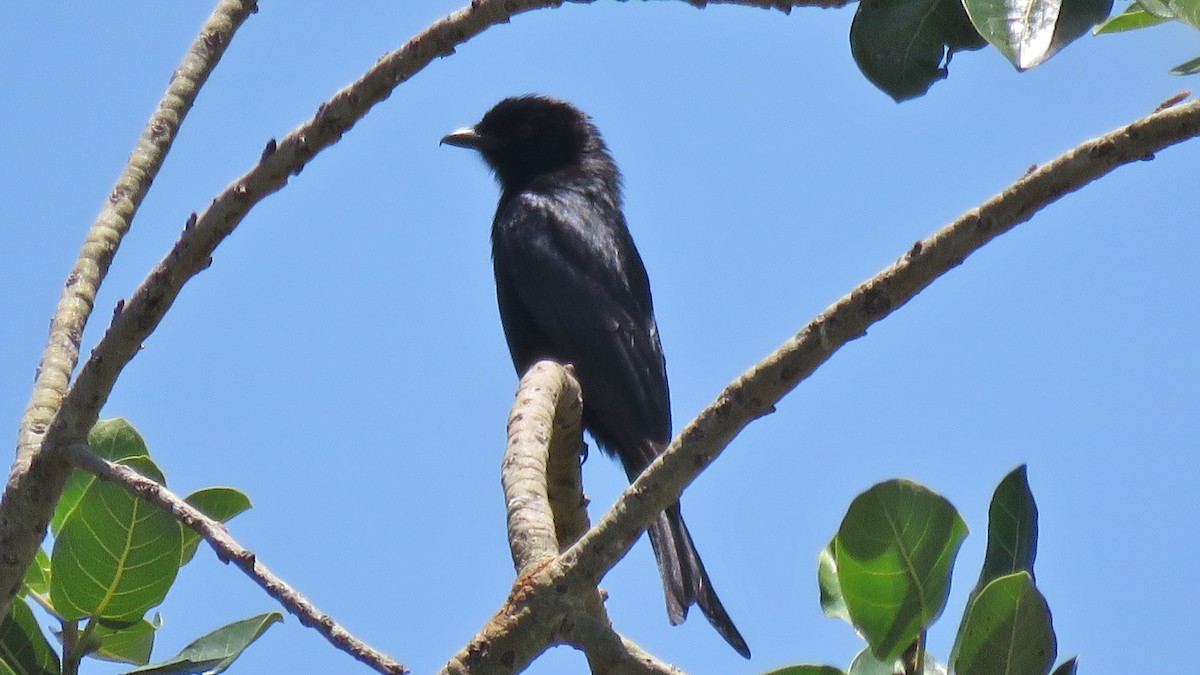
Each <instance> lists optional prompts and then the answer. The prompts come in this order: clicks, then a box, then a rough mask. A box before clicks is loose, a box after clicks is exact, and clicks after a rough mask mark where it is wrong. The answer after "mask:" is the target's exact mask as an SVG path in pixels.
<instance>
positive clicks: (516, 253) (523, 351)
mask: <svg viewBox="0 0 1200 675" xmlns="http://www.w3.org/2000/svg"><path fill="white" fill-rule="evenodd" d="M612 207H613V208H597V205H596V204H595V203H594V202H592V201H589V200H588V199H586V197H585V196H584V195H583V194H580V193H567V194H556V195H550V196H547V195H537V194H528V193H524V194H519V195H516V196H515V197H513V198H512V199H510V200H507V202H506V203H505V204H504V205H502V206H501V208H500V210H499V211H498V212H497V215H496V223H495V225H494V229H493V233H492V237H493V255H494V257H495V265H496V283H497V293H498V296H499V300H500V314H501V319H502V321H503V323H504V332H505V335H506V337H507V338H508V342H509V348H510V349H511V351H512V353H513V360H514V362H515V363H516V366H517V368H518V369H519V370H522V371H523V370H524V369H525V368H528V367H529V366H530V365H532V363H533V362H534V361H536V360H537V359H540V358H555V359H557V360H560V361H566V362H569V363H572V364H574V366H575V368H576V373H577V375H578V377H579V379H580V383H581V385H582V387H583V395H584V407H585V416H586V417H587V418H588V420H587V421H588V422H589V427H590V428H591V431H592V434H593V435H594V436H596V438H597V440H598V441H600V443H601V445H604V446H608V447H609V449H611V450H613V451H614V452H617V453H618V454H621V455H622V458H623V459H624V458H625V457H626V455H627V453H638V454H641V453H640V451H639V450H638V449H637V448H638V447H640V446H643V445H644V442H645V441H646V440H653V441H657V442H660V443H661V442H665V441H667V440H669V439H670V435H671V428H670V426H671V423H670V402H669V395H668V389H667V378H666V366H665V363H664V361H663V354H662V347H661V344H660V342H659V337H658V328H657V326H656V324H655V321H654V313H653V309H652V304H651V299H650V287H649V283H648V282H647V279H646V271H645V267H644V266H643V265H642V261H641V258H640V256H639V255H638V253H637V250H636V249H635V248H634V246H633V241H632V239H631V238H630V236H629V233H628V230H627V229H626V228H625V225H624V221H623V218H622V216H621V214H620V210H619V209H618V208H616V205H615V204H614V205H612ZM630 459H633V458H632V457H630ZM652 459H653V457H645V458H643V457H638V458H637V460H638V461H637V462H636V463H639V464H640V463H642V462H646V463H648V462H649V461H650V460H652ZM628 461H629V460H627V466H626V469H627V470H628V469H631V468H636V470H638V471H640V470H641V468H643V467H644V464H643V467H631V466H629V465H628Z"/></svg>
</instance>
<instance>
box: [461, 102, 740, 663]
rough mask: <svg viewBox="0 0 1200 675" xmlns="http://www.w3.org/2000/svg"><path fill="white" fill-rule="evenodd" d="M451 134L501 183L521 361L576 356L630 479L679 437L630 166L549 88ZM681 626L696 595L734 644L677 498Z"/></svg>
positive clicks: (672, 612)
mask: <svg viewBox="0 0 1200 675" xmlns="http://www.w3.org/2000/svg"><path fill="white" fill-rule="evenodd" d="M442 140H443V142H444V143H448V144H451V145H458V146H462V147H468V148H473V149H475V150H478V151H479V152H480V153H481V154H482V155H483V158H484V160H486V161H487V163H488V165H489V166H490V167H491V168H492V170H493V171H494V172H495V174H496V178H497V180H498V181H499V183H500V187H501V195H500V203H499V206H498V207H497V209H496V216H495V219H494V221H493V223H492V256H493V262H494V263H495V273H496V294H497V299H498V301H499V305H500V318H501V321H502V323H503V325H504V334H505V337H506V338H507V340H508V347H509V351H510V352H511V353H512V358H513V365H515V366H516V369H517V372H518V374H523V373H524V372H525V371H526V370H527V369H528V368H529V367H530V366H532V365H533V364H534V363H536V362H537V361H538V360H540V359H553V360H556V361H559V362H560V363H570V364H573V365H574V367H575V373H576V376H577V377H578V378H579V382H580V385H581V386H582V388H583V400H584V410H583V422H584V426H585V427H586V428H587V429H588V431H589V432H591V434H592V436H593V437H595V439H596V441H597V442H598V443H599V445H600V447H601V449H602V450H604V451H606V452H608V453H609V454H610V455H615V456H616V457H617V458H619V459H620V461H621V464H622V466H623V467H624V468H625V473H626V475H627V476H628V477H629V480H630V481H632V480H633V479H634V478H636V477H637V475H638V474H639V473H641V471H642V470H643V469H644V468H646V466H647V465H649V464H650V462H652V461H653V460H654V459H655V458H656V457H657V456H658V455H659V454H661V453H662V451H663V450H664V449H665V448H666V445H667V443H668V442H669V441H670V439H671V411H670V396H669V391H668V387H667V374H666V363H665V361H664V359H663V353H662V346H661V344H660V342H659V337H658V327H657V325H656V324H655V321H654V310H653V305H652V302H651V298H650V284H649V281H648V279H647V277H646V269H645V267H644V266H643V264H642V259H641V256H639V255H638V252H637V249H636V248H635V247H634V244H633V239H632V237H631V236H630V234H629V229H628V228H627V226H626V224H625V216H624V214H623V213H622V212H621V192H620V174H619V173H618V171H617V167H616V165H615V164H614V163H613V160H612V157H611V156H609V154H608V150H607V148H606V147H605V145H604V141H603V140H602V139H601V137H600V134H599V132H597V130H596V128H595V126H594V125H593V124H592V122H591V120H590V119H589V118H588V116H587V115H585V114H584V113H583V112H581V111H580V110H578V109H577V108H575V107H574V106H572V105H571V104H569V103H567V102H565V101H561V100H558V99H553V98H549V97H544V96H520V97H514V98H509V99H505V100H503V101H501V102H500V103H498V104H497V105H496V106H495V107H494V108H492V110H490V111H489V112H488V113H487V114H486V115H484V117H483V119H482V120H480V122H479V123H478V124H476V125H475V126H474V127H471V128H469V129H462V130H460V131H456V132H454V133H452V134H450V135H448V136H446V137H445V138H444V139H442ZM648 532H649V534H650V542H651V544H652V545H653V548H654V554H655V558H656V559H657V561H658V567H659V572H660V574H661V576H662V579H663V586H664V590H665V593H666V600H667V614H668V616H669V617H670V619H671V622H672V623H674V624H678V623H681V622H682V621H683V620H684V619H685V618H686V617H687V610H688V608H689V607H690V606H691V605H692V604H699V605H700V608H701V611H703V612H704V615H705V616H706V617H707V618H708V620H709V621H710V622H711V623H712V624H713V626H714V627H716V629H717V630H718V632H720V633H721V635H722V636H723V637H724V638H725V640H726V641H727V642H729V644H730V645H731V646H733V648H734V649H735V650H737V651H738V653H740V654H742V655H743V656H746V657H747V658H748V657H749V656H750V650H749V648H748V647H747V646H746V643H745V641H744V640H743V639H742V636H741V635H740V634H739V633H738V630H737V628H736V627H735V626H734V625H733V622H732V620H730V618H729V615H728V614H727V613H726V612H725V608H724V607H723V606H722V605H721V601H720V600H719V599H718V598H717V595H716V593H715V592H714V591H713V588H712V584H711V582H710V581H709V579H708V574H707V573H706V572H705V571H704V565H703V564H702V563H701V562H700V557H699V556H698V555H697V553H696V549H695V546H694V544H693V543H692V538H691V535H690V534H688V531H687V527H686V526H685V525H684V523H683V518H682V516H681V515H680V512H679V504H678V503H676V504H674V505H672V506H671V507H670V508H669V509H667V510H666V511H665V512H664V513H663V514H661V515H660V516H659V517H658V519H656V520H655V521H654V522H653V523H652V524H651V526H650V527H649V528H648Z"/></svg>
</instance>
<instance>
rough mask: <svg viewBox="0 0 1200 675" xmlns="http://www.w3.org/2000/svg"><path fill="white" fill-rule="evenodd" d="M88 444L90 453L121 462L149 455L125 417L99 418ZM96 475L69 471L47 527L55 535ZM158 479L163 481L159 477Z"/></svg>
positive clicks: (140, 437)
mask: <svg viewBox="0 0 1200 675" xmlns="http://www.w3.org/2000/svg"><path fill="white" fill-rule="evenodd" d="M88 447H89V448H91V450H92V452H94V453H96V454H97V455H99V456H101V457H103V458H104V459H107V460H108V461H110V462H117V463H122V462H123V461H124V460H127V459H132V458H134V457H149V456H150V451H149V450H148V449H147V448H146V441H145V440H143V439H142V436H141V434H139V433H138V431H137V429H135V428H133V425H132V424H130V423H129V421H128V420H126V419H124V418H121V417H114V418H112V419H107V420H100V421H99V422H96V424H95V425H94V426H93V427H92V430H91V431H89V432H88ZM95 480H96V477H95V476H93V475H92V474H90V473H87V472H85V471H72V472H71V475H70V477H68V478H67V483H66V485H65V486H64V487H63V491H62V495H61V496H60V497H59V498H58V504H56V505H55V507H54V517H53V518H51V519H50V530H51V531H52V532H53V533H54V534H55V535H57V534H58V531H59V530H60V529H61V528H62V524H63V522H64V521H65V520H66V519H67V516H69V515H70V514H71V511H72V510H73V509H74V508H75V505H76V504H78V503H79V499H80V498H81V497H82V496H83V493H84V492H85V491H86V490H87V489H88V487H89V486H91V484H92V483H93V482H94V481H95ZM159 482H163V481H162V480H161V479H159Z"/></svg>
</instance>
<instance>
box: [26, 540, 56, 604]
mask: <svg viewBox="0 0 1200 675" xmlns="http://www.w3.org/2000/svg"><path fill="white" fill-rule="evenodd" d="M24 583H25V590H26V591H28V592H30V593H37V594H38V595H45V594H46V593H47V592H48V591H49V590H50V556H48V555H46V549H44V548H42V547H40V546H39V547H38V550H37V553H34V554H33V562H31V563H29V569H27V570H25V581H24Z"/></svg>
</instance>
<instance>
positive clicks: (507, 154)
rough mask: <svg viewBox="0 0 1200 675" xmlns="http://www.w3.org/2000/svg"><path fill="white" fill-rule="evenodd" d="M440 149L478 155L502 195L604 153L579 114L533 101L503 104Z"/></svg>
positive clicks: (554, 102)
mask: <svg viewBox="0 0 1200 675" xmlns="http://www.w3.org/2000/svg"><path fill="white" fill-rule="evenodd" d="M442 143H445V144H447V145H455V146H458V147H461V148H472V149H474V150H478V151H479V153H480V154H481V155H483V158H484V160H485V161H486V162H487V163H488V165H489V166H490V167H491V168H492V170H493V171H495V172H496V177H497V178H498V179H499V180H500V183H501V185H502V186H503V187H504V188H506V189H514V188H520V187H521V186H523V185H525V184H527V183H528V182H530V181H532V180H534V179H536V178H538V177H539V176H542V175H545V174H549V173H553V172H555V171H559V170H561V169H565V168H569V167H572V166H579V165H581V164H582V163H583V160H584V159H585V158H587V157H588V156H589V155H594V154H596V153H601V154H603V153H604V145H603V143H602V141H601V140H600V136H599V134H598V133H597V131H596V127H595V126H593V125H592V122H591V120H590V119H589V118H588V116H587V115H586V114H585V113H584V112H583V111H581V110H579V109H578V108H576V107H575V106H573V105H571V104H570V103H567V102H566V101H563V100H560V99H556V98H551V97H549V96H538V95H526V96H514V97H512V98H506V99H504V100H503V101H500V102H499V103H497V104H496V105H495V107H493V108H492V109H491V110H489V111H488V112H487V114H485V115H484V116H483V119H481V120H479V123H477V124H476V125H475V126H473V127H467V128H465V129H459V130H458V131H454V132H452V133H450V134H447V135H446V136H445V137H444V138H442Z"/></svg>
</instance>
